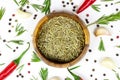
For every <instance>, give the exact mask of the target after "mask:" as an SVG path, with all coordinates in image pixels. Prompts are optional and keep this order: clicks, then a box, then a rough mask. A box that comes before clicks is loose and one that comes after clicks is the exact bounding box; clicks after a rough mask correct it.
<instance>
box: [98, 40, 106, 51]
mask: <svg viewBox="0 0 120 80" xmlns="http://www.w3.org/2000/svg"><path fill="white" fill-rule="evenodd" d="M98 50H100V51H105V47H104V42H103V40H102V38H100V43H99V47H98Z"/></svg>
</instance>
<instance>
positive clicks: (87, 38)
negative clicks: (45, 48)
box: [33, 12, 90, 68]
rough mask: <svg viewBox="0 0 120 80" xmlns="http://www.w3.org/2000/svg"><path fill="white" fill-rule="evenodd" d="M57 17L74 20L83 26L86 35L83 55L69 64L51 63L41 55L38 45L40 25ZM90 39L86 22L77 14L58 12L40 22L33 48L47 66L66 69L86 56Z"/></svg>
mask: <svg viewBox="0 0 120 80" xmlns="http://www.w3.org/2000/svg"><path fill="white" fill-rule="evenodd" d="M55 16H65V17H69V18H72V19H73V20H75V21H77V22H78V23H79V24H80V25H81V27H82V28H83V31H84V34H85V46H84V49H83V51H82V53H80V55H79V56H78V57H77V58H76V59H74V60H72V61H70V62H68V63H63V64H61V63H55V62H52V61H49V60H48V59H46V58H45V57H44V56H43V55H42V54H41V53H40V51H39V49H38V47H37V45H36V40H37V34H38V31H39V30H40V29H41V26H40V25H42V24H44V22H46V21H48V20H49V19H51V18H53V17H55ZM89 39H90V35H89V31H88V29H87V27H86V26H85V24H84V22H83V21H82V20H81V19H80V18H79V17H78V16H76V15H75V14H70V13H67V12H57V13H50V14H48V15H46V16H44V17H43V18H42V19H41V20H40V21H39V22H38V24H37V26H36V28H35V30H34V32H33V47H34V49H35V51H36V53H37V55H38V57H39V58H41V59H42V60H43V61H44V62H45V63H46V64H48V65H50V66H53V67H59V68H65V67H70V66H72V65H74V64H75V63H77V62H79V61H80V59H82V57H83V56H84V55H85V54H86V51H87V49H88V47H89Z"/></svg>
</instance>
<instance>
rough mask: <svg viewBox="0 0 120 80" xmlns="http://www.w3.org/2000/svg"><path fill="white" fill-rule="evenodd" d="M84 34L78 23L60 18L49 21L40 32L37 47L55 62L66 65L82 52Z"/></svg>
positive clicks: (66, 18)
mask: <svg viewBox="0 0 120 80" xmlns="http://www.w3.org/2000/svg"><path fill="white" fill-rule="evenodd" d="M84 44H85V38H84V32H83V30H82V28H81V26H80V24H78V23H77V22H76V21H74V20H72V19H70V18H68V17H63V16H58V17H54V18H52V19H50V20H49V21H47V22H46V23H45V24H44V25H43V26H42V29H41V31H40V32H39V37H38V40H37V46H38V48H39V50H40V51H41V52H42V54H43V55H44V56H45V57H46V58H47V59H49V60H51V61H53V62H56V63H57V62H59V63H66V62H69V61H71V60H74V59H75V58H77V57H78V56H79V54H80V53H81V52H82V50H83V48H84Z"/></svg>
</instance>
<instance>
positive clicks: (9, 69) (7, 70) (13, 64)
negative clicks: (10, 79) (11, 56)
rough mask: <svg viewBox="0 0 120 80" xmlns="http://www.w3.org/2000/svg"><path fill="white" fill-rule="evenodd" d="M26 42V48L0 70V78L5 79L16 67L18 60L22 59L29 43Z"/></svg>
mask: <svg viewBox="0 0 120 80" xmlns="http://www.w3.org/2000/svg"><path fill="white" fill-rule="evenodd" d="M28 44H29V46H28V48H27V49H26V50H25V51H23V52H22V54H21V55H20V56H19V57H18V58H17V59H15V60H13V61H12V62H11V63H10V64H9V65H8V66H7V67H6V68H5V69H4V70H3V71H2V72H0V80H3V79H5V78H6V77H7V76H9V75H10V74H11V73H12V72H13V71H14V70H15V69H16V67H17V66H18V65H19V63H20V60H21V59H22V57H23V56H24V54H25V53H26V52H27V51H28V49H29V48H30V43H29V42H28Z"/></svg>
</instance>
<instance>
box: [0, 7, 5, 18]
mask: <svg viewBox="0 0 120 80" xmlns="http://www.w3.org/2000/svg"><path fill="white" fill-rule="evenodd" d="M4 14H5V8H3V7H1V8H0V20H1V19H2V17H3V15H4Z"/></svg>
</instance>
